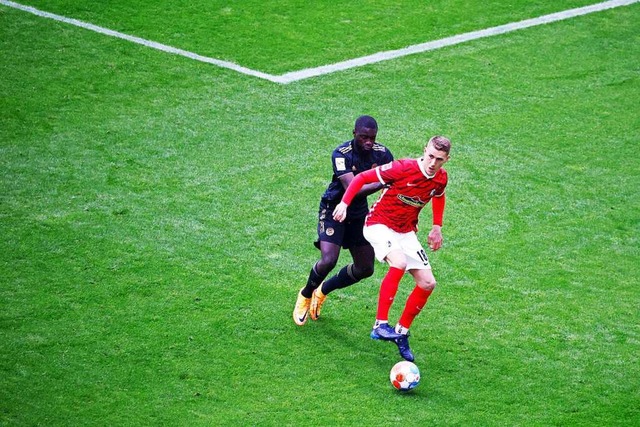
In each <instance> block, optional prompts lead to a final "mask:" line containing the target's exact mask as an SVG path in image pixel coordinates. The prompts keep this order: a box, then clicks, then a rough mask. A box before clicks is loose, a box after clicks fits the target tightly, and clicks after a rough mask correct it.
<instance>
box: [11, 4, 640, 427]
mask: <svg viewBox="0 0 640 427" xmlns="http://www.w3.org/2000/svg"><path fill="white" fill-rule="evenodd" d="M33 5H34V6H37V7H42V8H43V9H45V10H50V11H52V12H56V13H62V14H65V12H66V11H67V10H66V9H65V8H68V7H69V6H68V5H65V4H64V3H63V2H55V3H54V2H48V3H44V2H41V3H38V4H36V3H35V2H34V3H33ZM292 5H293V3H292ZM579 5H583V4H579ZM44 6H52V8H50V9H49V8H45V7H44ZM53 6H55V7H53ZM571 7H574V5H573V4H572V5H571ZM540 8H542V9H545V10H547V9H550V8H551V4H550V3H545V4H541V5H540ZM91 10H93V8H91V9H87V12H86V15H83V16H80V17H79V18H80V19H86V20H88V18H93V17H94V16H92V15H95V14H96V13H97V12H91ZM96 10H98V12H100V11H99V9H96ZM550 11H554V10H550ZM89 12H91V13H89ZM639 13H640V9H639V8H638V6H635V5H634V6H629V7H624V8H619V9H616V10H613V11H607V12H602V13H598V14H595V15H590V16H586V17H581V18H578V19H574V20H571V21H567V22H563V23H556V24H552V25H549V26H545V27H539V28H534V29H529V30H526V31H521V32H517V33H513V34H509V35H504V36H500V37H495V38H491V39H485V40H479V41H475V42H473V43H469V44H465V45H460V46H457V47H453V48H447V49H444V50H441V51H437V52H431V53H429V54H423V55H415V56H412V57H407V58H402V59H398V60H394V61H390V62H386V63H382V64H378V65H373V66H368V67H365V68H362V69H354V70H348V71H345V72H343V73H337V74H333V75H329V76H325V77H321V78H316V79H312V80H308V81H303V82H299V83H296V84H291V85H287V86H278V85H274V84H272V83H268V82H263V81H260V80H257V79H254V78H249V77H246V76H241V75H236V74H234V73H232V72H230V71H228V70H220V69H216V68H213V67H211V66H208V65H205V64H198V63H194V62H191V61H189V60H187V59H184V58H179V57H174V56H171V55H167V54H163V53H160V52H155V51H149V50H147V49H145V48H143V47H141V46H135V45H131V44H128V43H126V42H123V41H120V40H114V39H108V38H104V37H103V36H100V35H96V34H92V33H90V32H87V31H85V30H81V29H77V28H72V27H69V26H66V25H64V24H59V23H55V22H52V21H48V20H43V19H41V18H37V17H33V16H30V15H27V14H24V13H23V12H19V11H14V10H11V9H7V8H4V7H2V8H0V49H1V50H2V52H3V53H4V55H3V56H4V57H5V58H10V60H5V61H2V62H1V63H0V67H1V69H2V75H3V76H4V78H3V79H1V80H0V94H1V95H2V104H1V112H2V114H1V115H0V141H1V145H0V150H1V153H2V155H1V156H0V162H1V167H2V171H3V172H2V178H1V180H0V185H1V187H0V190H1V191H0V221H1V222H0V227H1V232H2V236H3V238H2V239H0V277H2V279H1V280H2V286H1V288H0V305H1V310H0V312H1V313H2V314H1V315H0V322H1V323H0V325H1V326H0V341H1V342H2V343H3V344H2V346H1V347H0V370H1V371H0V374H1V375H0V422H1V423H3V424H6V425H101V424H103V425H114V424H116V425H149V424H168V425H220V424H249V425H274V424H285V425H290V424H296V423H303V422H308V421H309V420H313V421H314V422H315V423H317V424H320V425H324V424H326V425H329V424H332V425H336V424H337V425H356V424H359V425H363V424H371V425H374V424H375V425H391V424H396V423H398V422H402V423H404V424H408V425H425V424H426V423H431V424H436V425H452V424H459V425H468V424H476V425H629V424H633V423H634V420H637V419H638V416H639V414H638V411H639V410H638V407H639V405H638V403H639V402H640V395H639V392H638V388H637V384H638V379H639V371H638V365H637V363H636V358H637V354H638V350H639V348H638V347H639V337H638V333H639V330H638V325H639V324H640V322H639V321H638V320H639V319H638V310H637V308H638V306H639V304H638V294H637V292H636V289H635V288H636V285H637V280H636V276H637V273H638V267H637V261H638V255H639V253H638V252H639V250H638V247H639V246H638V240H637V236H638V231H640V230H639V223H638V218H639V217H640V215H639V205H640V204H639V201H638V196H637V188H639V184H640V182H639V181H640V174H639V173H638V170H639V169H638V158H637V141H638V136H639V129H640V123H639V122H638V116H637V112H636V109H637V108H636V106H637V103H638V99H639V96H638V95H639V91H638V90H639V83H638V67H637V58H638V54H639V53H640V52H638V46H640V43H638V42H639V41H640V40H638V35H637V31H636V29H637V25H636V24H635V23H636V22H637V21H638V14H639ZM97 14H98V15H99V16H97V20H96V21H95V23H98V24H102V25H104V24H105V23H110V22H112V21H116V20H120V18H123V19H124V18H126V17H123V16H121V15H114V16H111V17H109V16H105V15H100V13H97ZM450 14H451V15H450V18H449V20H450V21H451V24H452V26H453V27H455V24H457V25H462V24H461V23H460V22H459V21H456V19H459V18H458V17H459V15H457V14H456V13H452V12H450ZM190 16H191V17H192V18H193V19H197V18H198V17H199V15H197V14H192V15H190ZM205 16H206V15H205ZM474 16H476V15H474ZM509 17H511V16H509ZM516 17H517V16H516ZM525 17H530V16H525ZM165 19H166V18H165ZM201 19H203V20H204V19H205V18H203V17H201ZM405 19H407V20H410V19H415V17H407V18H405ZM494 20H495V18H493V17H492V16H484V15H482V14H481V13H480V14H479V16H476V18H475V20H474V21H473V22H477V23H482V24H485V23H488V22H494ZM125 21H126V19H125ZM460 21H462V20H460ZM92 22H94V21H92ZM123 22H124V21H123ZM499 23H503V22H496V24H499ZM134 24H135V22H134V23H132V24H131V25H134ZM200 25H205V26H206V25H207V24H206V22H204V23H203V22H201V23H200ZM274 25H275V24H274ZM194 27H196V28H198V27H199V25H197V22H196V24H194ZM151 28H153V31H151V32H149V33H148V34H150V35H151V36H153V35H155V34H156V32H157V31H160V30H159V28H157V27H154V26H151ZM409 28H411V27H409ZM119 29H120V30H123V29H122V28H119ZM470 29H476V28H470ZM169 30H170V29H167V31H169ZM174 31H177V30H176V29H174ZM244 31H246V32H251V29H250V26H249V25H247V28H245V29H244ZM274 31H275V30H274ZM447 35H449V34H447ZM331 36H332V37H331V40H333V43H338V42H339V41H340V40H342V39H341V33H340V31H336V32H334V33H332V34H331ZM200 37H204V36H202V35H201V36H200ZM402 37H406V40H407V41H408V40H415V39H416V38H419V37H420V35H419V34H418V35H416V34H415V33H414V34H409V35H406V36H402ZM196 38H197V37H196ZM159 41H162V42H166V40H159ZM420 41H424V40H420ZM264 43H265V45H268V47H266V48H265V49H266V51H269V49H272V50H274V51H277V49H279V48H283V47H282V46H281V44H279V42H278V40H277V39H269V40H265V41H264ZM361 44H362V43H361V42H358V43H356V44H355V45H356V46H357V48H356V46H353V45H349V48H346V49H345V51H344V52H342V53H340V54H339V55H336V58H338V57H339V59H340V60H341V59H344V57H343V56H347V57H349V55H348V53H345V52H352V51H353V52H355V53H356V54H360V52H359V51H358V49H361V48H363V47H362V46H360V45H361ZM180 47H185V46H180ZM186 47H187V48H189V46H186ZM379 48H380V47H379V46H378V45H376V43H371V44H368V45H367V49H366V50H373V51H375V50H376V49H379ZM287 49H291V51H293V52H295V54H293V55H291V56H294V57H296V58H297V59H296V61H299V62H296V61H289V62H286V67H284V66H283V67H282V68H281V69H282V70H283V71H287V70H289V68H288V67H291V66H294V67H297V66H299V65H300V64H303V63H306V62H305V61H302V58H304V57H305V55H304V54H305V53H306V50H305V44H304V43H303V42H300V43H299V44H298V45H297V46H291V45H290V44H289V45H287ZM232 51H233V50H232V49H231V50H230V52H232ZM199 53H205V54H206V53H207V52H199ZM214 53H215V52H214ZM367 53H370V52H367ZM245 56H250V54H249V51H248V50H244V49H238V52H237V56H236V57H235V58H238V59H243V58H244V57H245ZM272 57H273V56H272V55H269V54H267V55H264V56H263V57H262V59H258V60H257V62H256V64H258V65H266V66H267V68H268V69H275V70H279V69H280V68H279V67H280V66H278V65H270V64H274V63H277V61H275V62H270V61H273V59H272ZM332 58H333V54H330V53H327V52H322V53H320V54H318V55H317V56H311V57H310V58H308V59H309V61H308V63H309V64H311V65H314V64H316V63H324V61H325V60H329V59H332ZM238 62H242V61H238ZM247 65H253V64H247ZM272 67H273V68H272ZM267 71H269V70H267ZM362 113H369V114H372V115H374V116H375V117H376V118H377V119H378V121H379V123H380V133H379V139H380V141H382V142H384V143H385V144H387V145H388V146H390V147H391V148H392V150H393V151H394V154H395V155H396V156H397V157H405V156H414V155H417V154H418V153H419V152H420V149H421V146H422V144H423V143H424V141H425V139H426V138H427V137H428V136H429V135H432V134H434V133H443V134H446V135H448V136H450V137H451V138H452V140H453V142H454V150H453V152H452V156H453V158H452V161H451V162H450V163H449V164H448V165H447V169H448V171H449V173H450V175H451V184H450V187H449V189H448V208H447V212H446V213H445V224H446V226H445V228H444V235H445V247H444V248H443V249H442V250H441V251H439V252H437V253H435V254H433V255H432V256H431V258H432V264H433V265H434V269H435V273H436V276H437V277H438V279H439V287H438V289H437V290H436V292H435V293H434V295H433V297H432V299H431V300H430V302H429V304H428V306H427V309H426V310H425V311H424V312H423V313H422V314H421V316H420V317H419V318H418V319H417V320H416V323H415V325H414V327H413V328H412V332H413V338H412V345H413V347H414V351H415V352H416V354H417V358H418V359H417V363H418V365H419V366H420V367H421V369H422V374H423V383H422V384H421V385H420V387H419V388H418V389H416V390H415V391H414V392H412V393H410V394H407V395H399V394H397V393H395V392H394V391H393V390H392V389H391V386H390V385H389V384H388V371H389V369H390V368H391V366H392V365H393V364H394V363H395V362H396V361H397V360H398V356H397V354H396V350H395V349H394V348H393V346H391V345H389V344H387V343H379V342H374V341H371V340H369V339H368V338H367V334H368V330H369V328H370V325H371V323H372V320H373V315H374V310H375V300H376V295H377V287H378V283H379V280H380V279H381V277H382V275H383V273H384V268H383V267H378V268H377V271H376V274H375V276H374V277H373V278H371V279H368V280H367V281H365V282H363V283H361V284H359V285H357V286H355V287H352V288H350V289H348V290H345V291H342V292H340V291H339V292H336V293H335V294H332V295H331V296H330V299H329V301H328V303H327V305H326V308H325V312H324V313H323V318H322V319H321V320H320V321H319V322H316V323H313V324H309V325H307V326H305V327H304V328H298V327H296V326H295V325H294V324H293V322H292V321H291V319H290V316H291V309H292V305H293V302H294V300H295V292H296V291H297V289H299V287H300V286H302V283H303V282H304V280H305V278H306V275H307V272H308V269H309V268H310V267H311V265H312V263H313V262H314V261H315V259H316V256H317V252H316V251H315V249H314V248H313V247H312V245H311V241H312V239H313V238H314V227H315V213H316V212H315V211H316V206H317V202H318V200H317V199H318V197H319V195H320V193H321V192H322V191H323V189H324V187H325V185H326V182H327V179H328V178H329V176H328V173H329V170H330V169H329V167H330V165H329V155H330V151H331V149H333V148H334V146H335V145H337V144H338V143H339V142H342V141H344V140H346V139H348V138H349V137H350V130H351V127H352V125H353V120H354V119H355V117H356V116H357V115H359V114H362ZM428 221H429V217H428V215H425V216H424V217H423V224H424V225H426V224H428ZM426 228H427V227H423V229H426ZM423 234H424V231H423ZM422 237H423V238H424V237H425V236H424V235H423V236H422ZM345 258H346V254H345ZM343 261H344V260H343ZM409 288H410V283H409V281H408V280H407V279H405V281H404V282H403V284H402V286H401V290H400V294H399V297H398V298H397V300H398V302H396V304H395V305H394V309H393V311H392V318H394V319H395V318H397V316H398V314H399V310H400V308H401V305H402V304H401V301H403V300H404V297H405V296H406V294H407V293H408V291H409Z"/></svg>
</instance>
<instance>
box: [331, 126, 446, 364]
mask: <svg viewBox="0 0 640 427" xmlns="http://www.w3.org/2000/svg"><path fill="white" fill-rule="evenodd" d="M450 150H451V142H450V141H449V139H447V138H445V137H444V136H434V137H432V138H431V139H429V142H428V143H427V145H426V147H425V148H424V156H423V157H421V158H419V159H402V160H396V161H394V162H391V163H388V164H386V165H382V166H379V167H377V168H375V169H371V170H369V171H366V172H363V173H361V174H359V175H358V176H356V177H355V178H354V180H353V181H351V183H350V184H349V187H348V188H347V191H346V192H345V194H344V196H343V197H342V201H341V202H340V203H339V204H338V205H337V206H336V208H335V209H334V212H333V217H334V219H336V220H337V221H342V220H343V219H344V217H345V214H346V211H347V207H348V206H349V204H350V203H351V201H352V200H353V197H354V196H355V194H357V193H358V190H359V189H360V188H361V187H362V186H363V185H365V184H368V183H372V182H379V183H381V184H383V185H384V186H385V188H384V189H383V190H382V194H381V195H380V197H379V198H378V201H376V202H375V203H374V204H373V206H372V207H371V209H370V211H369V215H368V216H367V219H366V222H365V226H364V236H365V238H366V239H367V240H368V241H369V242H370V243H371V246H373V249H374V251H375V255H376V258H377V259H378V260H380V261H383V262H386V263H387V264H389V271H388V272H387V274H386V275H385V277H384V278H383V280H382V284H381V286H380V293H379V295H378V309H377V313H376V321H375V324H374V325H373V330H372V331H371V338H374V339H383V340H387V341H393V342H395V343H396V345H397V346H398V350H399V352H400V355H401V356H402V357H403V358H404V359H406V360H408V361H411V362H412V361H413V360H414V355H413V352H412V351H411V348H410V347H409V338H408V337H409V328H410V327H411V324H412V323H413V320H414V319H415V318H416V316H417V315H418V313H420V310H422V308H423V307H424V306H425V305H426V303H427V300H428V299H429V296H430V295H431V292H433V289H434V288H435V286H436V279H435V277H434V275H433V272H432V271H431V265H430V264H429V258H428V257H427V254H426V252H425V251H424V249H423V247H422V245H421V244H420V241H419V240H418V237H417V234H416V232H417V231H418V227H417V226H418V216H419V214H420V211H421V210H422V208H423V207H424V206H425V205H426V204H427V203H429V201H431V205H432V212H433V227H432V229H431V232H430V233H429V237H428V244H429V248H430V249H431V250H432V251H436V250H438V249H440V247H441V246H442V232H441V227H442V217H443V213H444V206H445V195H444V190H445V187H446V186H447V172H446V171H445V170H444V169H442V165H444V164H445V163H446V162H447V161H448V160H449V151H450ZM405 271H408V272H409V273H410V274H411V275H412V276H413V278H414V280H415V284H416V285H415V288H414V289H413V291H412V292H411V294H410V295H409V297H408V299H407V302H406V304H405V307H404V310H403V312H402V314H401V316H400V320H399V321H398V323H397V325H396V327H395V329H394V328H393V327H392V326H390V325H389V310H390V308H391V304H392V303H393V299H394V298H395V296H396V293H397V291H398V285H399V284H400V280H401V279H402V276H403V275H404V273H405Z"/></svg>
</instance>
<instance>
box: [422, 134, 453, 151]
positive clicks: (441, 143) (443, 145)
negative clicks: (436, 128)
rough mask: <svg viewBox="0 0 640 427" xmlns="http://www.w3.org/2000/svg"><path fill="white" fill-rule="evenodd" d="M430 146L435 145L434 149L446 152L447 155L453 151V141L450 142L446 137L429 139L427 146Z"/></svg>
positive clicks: (438, 136)
mask: <svg viewBox="0 0 640 427" xmlns="http://www.w3.org/2000/svg"><path fill="white" fill-rule="evenodd" d="M429 144H433V147H434V148H435V149H436V150H438V151H444V152H445V153H447V154H449V151H451V141H449V138H447V137H446V136H442V135H436V136H432V137H431V139H429V142H427V145H429Z"/></svg>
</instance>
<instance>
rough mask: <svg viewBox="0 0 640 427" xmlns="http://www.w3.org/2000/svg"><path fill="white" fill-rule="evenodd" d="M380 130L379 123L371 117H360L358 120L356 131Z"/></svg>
mask: <svg viewBox="0 0 640 427" xmlns="http://www.w3.org/2000/svg"><path fill="white" fill-rule="evenodd" d="M362 128H367V129H378V122H376V119H374V118H373V117H371V116H360V117H358V118H357V119H356V125H355V129H362Z"/></svg>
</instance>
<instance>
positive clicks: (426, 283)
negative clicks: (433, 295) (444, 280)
mask: <svg viewBox="0 0 640 427" xmlns="http://www.w3.org/2000/svg"><path fill="white" fill-rule="evenodd" d="M416 285H418V287H419V288H420V289H424V290H425V291H433V290H434V289H435V288H436V281H435V280H421V281H419V282H417V283H416Z"/></svg>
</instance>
